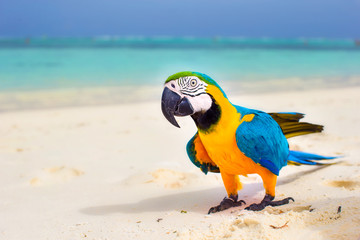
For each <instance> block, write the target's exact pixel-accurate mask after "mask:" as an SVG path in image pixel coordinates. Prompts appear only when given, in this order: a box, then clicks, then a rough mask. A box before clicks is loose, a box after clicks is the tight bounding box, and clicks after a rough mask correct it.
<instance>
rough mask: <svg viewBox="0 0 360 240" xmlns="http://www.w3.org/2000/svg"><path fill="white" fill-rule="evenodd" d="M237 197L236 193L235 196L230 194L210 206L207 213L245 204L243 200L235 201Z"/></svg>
mask: <svg viewBox="0 0 360 240" xmlns="http://www.w3.org/2000/svg"><path fill="white" fill-rule="evenodd" d="M237 197H238V196H237V195H236V196H232V195H231V196H230V197H225V198H224V199H223V200H222V201H221V203H220V205H217V206H215V207H212V208H210V209H209V212H208V214H210V213H216V212H221V211H223V210H225V209H228V208H232V207H239V206H241V205H243V204H246V203H245V201H244V200H240V201H237Z"/></svg>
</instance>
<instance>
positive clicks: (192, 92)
mask: <svg viewBox="0 0 360 240" xmlns="http://www.w3.org/2000/svg"><path fill="white" fill-rule="evenodd" d="M165 87H168V88H169V89H170V90H172V91H174V92H176V93H177V94H179V95H180V96H181V98H184V97H185V98H187V99H188V100H189V102H190V103H191V106H192V107H193V109H194V112H205V111H207V110H209V109H210V107H211V105H212V99H211V97H210V95H209V94H207V92H206V87H207V83H205V82H203V81H202V80H200V79H199V78H198V77H195V76H187V77H181V78H178V79H176V80H172V81H170V82H168V83H166V84H165Z"/></svg>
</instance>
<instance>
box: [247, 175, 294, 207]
mask: <svg viewBox="0 0 360 240" xmlns="http://www.w3.org/2000/svg"><path fill="white" fill-rule="evenodd" d="M259 174H260V176H261V178H262V180H263V184H264V188H265V192H266V194H265V197H264V199H263V200H262V201H261V203H254V204H251V205H250V206H248V207H246V208H245V210H251V211H261V210H263V209H264V208H265V207H266V206H273V207H275V206H281V205H285V204H288V203H289V202H290V200H292V201H295V200H294V199H293V198H292V197H288V198H284V199H282V200H279V201H273V200H274V199H275V186H276V180H277V176H276V175H275V174H273V173H271V172H270V171H268V170H266V171H263V172H261V173H259Z"/></svg>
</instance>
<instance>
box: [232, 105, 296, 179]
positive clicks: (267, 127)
mask: <svg viewBox="0 0 360 240" xmlns="http://www.w3.org/2000/svg"><path fill="white" fill-rule="evenodd" d="M235 107H236V109H237V110H238V112H240V113H241V116H244V115H246V114H254V115H255V116H254V118H253V119H252V121H250V122H245V121H244V122H242V123H241V124H240V125H239V127H238V128H237V130H236V143H237V146H238V147H239V149H240V151H241V152H243V153H244V154H245V155H246V156H247V157H249V158H251V159H252V160H253V161H254V162H256V163H258V164H260V165H261V166H263V167H265V168H267V169H268V170H270V171H271V172H272V173H274V174H276V175H279V171H280V169H281V168H282V167H283V166H286V164H287V158H288V156H289V145H288V142H287V140H286V138H285V136H284V134H283V132H282V130H281V128H280V126H279V124H277V123H276V121H275V120H274V119H273V118H272V117H271V116H270V115H269V114H267V113H265V112H261V111H257V110H252V109H247V108H244V107H239V106H235Z"/></svg>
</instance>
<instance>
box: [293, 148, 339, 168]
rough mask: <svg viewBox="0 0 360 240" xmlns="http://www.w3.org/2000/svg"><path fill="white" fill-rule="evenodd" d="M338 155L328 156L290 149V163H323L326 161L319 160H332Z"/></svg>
mask: <svg viewBox="0 0 360 240" xmlns="http://www.w3.org/2000/svg"><path fill="white" fill-rule="evenodd" d="M335 158H337V157H326V156H321V155H317V154H312V153H306V152H299V151H290V154H289V157H288V163H289V164H293V165H302V164H305V165H323V164H324V163H320V162H318V161H319V160H331V159H335Z"/></svg>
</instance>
